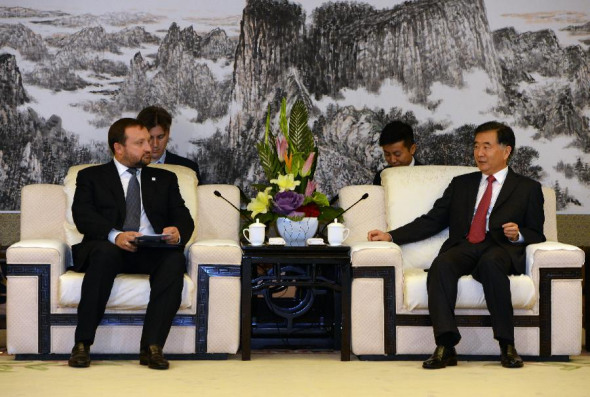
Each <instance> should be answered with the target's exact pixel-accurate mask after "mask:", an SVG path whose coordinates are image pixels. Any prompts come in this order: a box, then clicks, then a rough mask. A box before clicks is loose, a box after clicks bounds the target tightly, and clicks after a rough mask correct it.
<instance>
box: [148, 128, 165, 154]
mask: <svg viewBox="0 0 590 397" xmlns="http://www.w3.org/2000/svg"><path fill="white" fill-rule="evenodd" d="M169 138H170V131H164V129H163V128H162V127H160V126H159V125H157V126H155V127H154V128H152V129H151V130H150V146H151V147H152V159H153V160H154V161H157V160H159V159H160V157H162V155H163V154H164V152H165V151H166V146H167V145H168V139H169Z"/></svg>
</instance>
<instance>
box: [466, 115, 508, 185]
mask: <svg viewBox="0 0 590 397" xmlns="http://www.w3.org/2000/svg"><path fill="white" fill-rule="evenodd" d="M515 143H516V138H515V137H514V131H512V128H510V127H508V126H507V125H505V124H502V123H499V122H497V121H489V122H487V123H484V124H482V125H480V126H479V127H477V128H476V129H475V132H474V141H473V157H474V158H475V162H476V163H477V167H478V168H479V170H480V171H481V172H482V173H483V174H485V175H493V174H495V173H496V172H498V171H500V170H502V169H504V168H506V166H507V165H508V160H509V159H510V156H511V155H512V153H513V152H514V147H515Z"/></svg>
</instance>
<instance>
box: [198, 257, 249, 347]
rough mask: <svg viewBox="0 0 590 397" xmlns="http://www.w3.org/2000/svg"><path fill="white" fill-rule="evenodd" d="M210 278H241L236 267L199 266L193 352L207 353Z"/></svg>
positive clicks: (238, 268)
mask: <svg viewBox="0 0 590 397" xmlns="http://www.w3.org/2000/svg"><path fill="white" fill-rule="evenodd" d="M211 277H238V278H240V277H241V268H240V266H238V265H211V264H206V265H199V273H198V276H197V294H198V295H197V315H196V316H195V320H196V337H195V344H196V345H195V352H196V353H207V330H208V326H209V323H208V321H209V279H210V278H211Z"/></svg>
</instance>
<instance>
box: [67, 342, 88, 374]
mask: <svg viewBox="0 0 590 397" xmlns="http://www.w3.org/2000/svg"><path fill="white" fill-rule="evenodd" d="M68 365H69V366H70V367H74V368H86V367H88V366H90V346H89V345H87V344H84V343H83V342H76V344H75V345H74V348H73V349H72V355H71V356H70V359H69V360H68Z"/></svg>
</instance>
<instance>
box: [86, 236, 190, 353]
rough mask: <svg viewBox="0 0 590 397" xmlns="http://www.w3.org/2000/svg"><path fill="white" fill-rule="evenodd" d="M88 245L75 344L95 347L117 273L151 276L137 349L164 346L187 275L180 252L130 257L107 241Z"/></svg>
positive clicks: (147, 252) (148, 251)
mask: <svg viewBox="0 0 590 397" xmlns="http://www.w3.org/2000/svg"><path fill="white" fill-rule="evenodd" d="M90 244H93V245H94V246H93V247H92V249H91V252H90V254H89V255H88V257H87V260H86V263H84V264H83V266H82V271H84V272H85V274H84V281H83V282H82V295H81V299H80V304H79V305H78V326H77V327H76V336H75V340H76V342H85V343H89V344H92V343H94V336H95V334H96V328H97V327H98V325H99V324H100V321H101V319H102V317H103V315H104V311H105V308H106V305H107V301H108V300H109V296H110V294H111V289H112V287H113V282H114V280H115V277H116V276H117V274H119V273H133V274H149V275H150V288H151V292H150V301H149V303H148V307H147V310H146V314H145V321H144V325H143V332H142V335H141V341H140V346H141V347H145V346H149V345H153V344H156V345H160V346H164V343H165V342H166V338H167V337H168V333H169V332H170V327H171V326H172V320H173V319H174V316H175V315H176V312H177V311H178V308H179V307H180V301H181V297H182V287H183V277H184V273H185V271H186V258H185V256H184V254H183V252H182V250H181V249H166V248H165V249H157V248H140V249H139V250H138V251H137V252H135V253H132V252H127V251H124V250H122V249H120V248H118V247H117V246H116V245H114V244H112V243H110V242H108V241H96V242H91V243H90Z"/></svg>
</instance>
